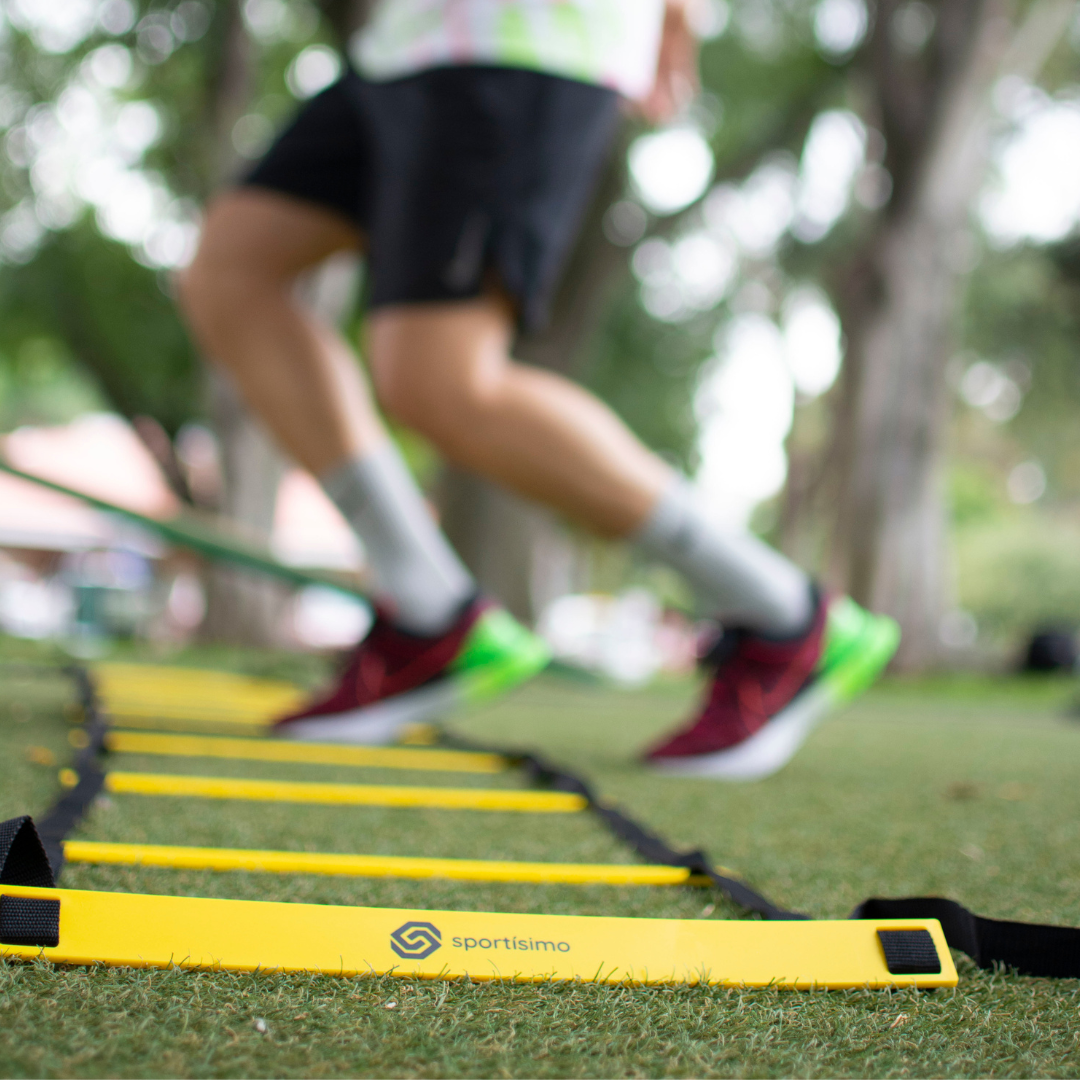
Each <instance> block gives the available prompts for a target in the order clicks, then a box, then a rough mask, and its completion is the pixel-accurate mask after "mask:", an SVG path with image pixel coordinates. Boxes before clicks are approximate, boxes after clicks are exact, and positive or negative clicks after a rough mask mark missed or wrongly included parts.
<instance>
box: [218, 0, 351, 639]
mask: <svg viewBox="0 0 1080 1080" xmlns="http://www.w3.org/2000/svg"><path fill="white" fill-rule="evenodd" d="M319 7H320V8H321V10H322V11H323V14H324V16H325V18H326V20H327V22H328V23H329V24H330V27H331V29H332V30H333V32H334V34H335V36H336V37H337V38H338V40H339V43H340V44H341V45H342V47H344V45H345V42H346V41H347V38H348V35H349V34H350V33H351V32H352V30H354V29H355V28H356V27H357V26H358V25H359V24H360V22H361V21H362V19H363V18H365V17H366V15H367V12H368V9H369V7H370V0H323V2H321V3H320V4H319ZM215 29H216V32H217V33H218V34H219V35H220V36H219V44H218V48H217V50H216V56H217V66H216V71H215V73H214V78H213V79H212V80H211V84H210V91H209V93H208V95H207V103H206V105H207V110H206V116H207V123H206V128H207V131H208V133H209V138H208V154H207V160H208V163H209V168H208V170H207V172H208V175H209V177H210V183H209V185H208V187H209V190H211V191H212V190H214V189H217V188H219V187H221V186H222V185H223V184H226V183H228V182H229V181H230V180H231V179H232V178H233V176H234V175H235V174H236V173H237V172H238V171H239V169H240V167H241V164H242V163H241V161H240V159H239V157H238V155H237V154H236V151H235V150H234V148H233V144H232V131H233V127H234V126H235V124H236V121H237V120H238V119H239V118H240V117H241V116H243V115H244V114H245V113H246V112H247V111H248V109H249V108H250V105H251V95H252V82H253V78H252V76H253V72H252V43H251V41H250V39H249V37H248V35H247V32H246V30H245V27H244V24H243V19H242V17H241V15H240V5H239V3H238V0H229V2H228V3H226V4H223V5H221V7H220V8H219V10H218V13H217V22H216V26H215ZM357 281H358V262H357V260H356V259H355V258H349V257H338V258H334V259H331V260H328V261H327V262H326V263H325V264H323V266H321V267H319V268H317V269H315V270H314V271H312V272H311V273H310V274H309V275H307V277H306V279H305V280H304V281H302V282H300V283H299V285H298V289H299V291H300V294H301V297H302V298H303V300H304V301H305V302H306V303H307V304H308V305H309V306H310V307H311V308H312V310H314V311H315V312H316V314H318V315H319V316H321V317H322V318H323V319H325V320H326V321H328V322H330V323H334V324H336V323H339V322H340V321H341V320H342V319H343V318H344V317H345V315H346V314H347V312H348V311H349V310H350V309H351V306H352V304H353V302H354V301H355V291H356V284H357ZM208 393H209V400H210V412H211V416H212V419H213V425H214V430H215V432H216V434H217V437H218V441H219V443H220V447H221V459H222V474H223V479H224V493H223V504H222V506H221V508H220V509H221V510H222V512H223V513H225V514H226V515H227V516H228V517H229V518H231V519H232V520H233V521H235V522H236V523H238V524H239V525H240V526H241V527H242V529H243V531H244V532H245V533H248V534H250V535H252V536H253V537H255V538H258V539H260V540H262V541H263V542H264V543H266V542H268V541H269V539H270V535H271V533H272V531H273V525H274V512H275V508H276V505H277V495H278V489H279V487H280V483H281V478H282V476H283V475H284V472H285V470H286V468H287V466H288V462H287V461H286V459H285V458H284V457H283V455H282V454H281V452H280V451H279V450H278V449H277V447H276V446H275V444H274V443H273V442H272V440H271V439H270V437H269V436H268V434H267V433H266V431H265V430H264V429H263V427H262V425H261V424H260V423H259V422H258V421H257V420H256V419H255V418H254V417H253V416H252V415H251V414H250V412H249V411H248V409H247V407H246V406H245V405H244V403H243V402H242V401H241V400H240V398H239V396H238V395H237V393H236V391H235V389H234V388H233V387H232V386H231V385H230V383H229V381H228V380H227V379H226V378H225V377H224V376H223V375H222V374H221V373H220V372H219V371H216V370H213V369H211V370H210V372H209V376H208ZM209 585H210V588H209V603H208V608H207V617H206V621H205V623H204V627H203V632H204V634H205V635H206V636H207V637H209V638H211V639H213V640H218V641H229V642H234V643H242V644H248V645H282V644H284V643H286V633H285V627H284V616H285V609H286V606H287V604H288V601H289V597H290V590H289V589H288V588H287V587H285V586H282V585H281V584H279V583H277V582H273V581H270V580H268V579H265V578H261V577H257V576H254V575H251V574H246V573H242V572H237V571H234V570H230V569H228V568H225V567H215V568H213V569H212V571H211V573H210V579H209Z"/></svg>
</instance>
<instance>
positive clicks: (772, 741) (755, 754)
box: [652, 682, 835, 780]
mask: <svg viewBox="0 0 1080 1080" xmlns="http://www.w3.org/2000/svg"><path fill="white" fill-rule="evenodd" d="M834 701H835V698H834V695H833V693H832V692H831V691H830V689H829V687H828V686H827V685H826V684H825V683H824V682H818V683H815V684H814V685H813V686H811V687H809V688H808V689H807V690H804V691H803V693H801V694H799V695H798V697H796V698H795V700H794V701H792V702H791V703H790V704H789V705H787V706H786V707H785V708H783V709H781V710H780V712H778V713H777V714H776V715H775V716H774V717H773V718H772V719H771V720H770V721H769V722H768V723H767V724H766V725H765V726H764V727H763V728H761V729H760V730H759V731H756V732H754V734H753V735H751V736H750V738H749V739H746V740H744V741H743V742H741V743H738V744H737V745H735V746H732V747H729V748H728V749H727V750H718V751H717V752H716V753H715V754H697V755H695V756H694V757H686V758H667V759H665V760H663V761H656V762H653V763H652V764H653V766H654V768H656V769H657V770H658V771H660V772H664V773H668V774H669V775H672V776H711V777H714V778H716V779H718V780H762V779H764V778H765V777H766V776H772V774H773V773H775V772H778V771H779V770H780V769H782V768H783V767H784V766H785V765H786V764H787V763H788V762H789V761H790V760H791V759H792V758H793V757H794V756H795V754H796V752H797V751H798V749H799V747H800V746H802V744H803V743H804V742H805V741H806V738H807V736H808V735H809V734H810V732H811V731H813V729H814V725H815V724H817V722H818V721H819V720H820V719H821V718H822V717H823V716H824V715H825V714H826V713H827V712H828V711H829V710H830V709H831V708H832V707H833V705H834Z"/></svg>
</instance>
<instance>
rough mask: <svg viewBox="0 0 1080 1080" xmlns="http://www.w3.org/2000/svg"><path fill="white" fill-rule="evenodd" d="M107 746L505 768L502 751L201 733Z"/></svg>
mask: <svg viewBox="0 0 1080 1080" xmlns="http://www.w3.org/2000/svg"><path fill="white" fill-rule="evenodd" d="M105 746H106V749H108V750H112V751H114V752H116V753H119V754H152V755H163V756H171V757H211V758H228V759H230V760H238V761H287V762H291V763H294V764H304V765H355V766H360V767H368V768H376V769H419V770H424V771H437V772H465V773H497V772H502V771H503V770H504V769H505V768H506V766H507V762H506V759H505V758H503V757H501V756H500V755H498V754H479V753H471V752H468V751H463V750H424V749H399V748H393V747H391V748H387V747H371V746H341V745H339V744H336V743H301V742H288V741H286V740H278V739H228V738H221V737H214V736H203V735H155V734H146V733H144V732H136V731H110V732H109V733H108V734H107V735H106V736H105Z"/></svg>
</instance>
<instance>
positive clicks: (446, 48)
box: [350, 0, 664, 98]
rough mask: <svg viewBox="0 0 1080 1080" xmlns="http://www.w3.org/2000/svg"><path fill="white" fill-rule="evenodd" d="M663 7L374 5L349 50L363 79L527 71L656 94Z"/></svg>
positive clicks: (434, 0)
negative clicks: (487, 69)
mask: <svg viewBox="0 0 1080 1080" xmlns="http://www.w3.org/2000/svg"><path fill="white" fill-rule="evenodd" d="M663 13H664V0H378V3H377V5H376V8H375V11H374V13H373V14H372V16H371V19H370V21H369V22H368V24H367V25H366V26H365V27H364V28H363V29H362V30H361V31H360V33H358V34H357V35H356V37H355V38H354V40H353V42H352V47H351V49H350V52H351V54H352V59H353V62H354V63H355V64H356V66H357V69H358V70H359V72H360V74H361V75H363V76H364V77H365V78H368V79H373V80H384V79H397V78H401V77H403V76H406V75H413V74H415V73H416V72H418V71H425V70H427V69H428V68H433V67H446V66H448V65H455V64H493V65H496V66H498V67H520V68H531V69H533V70H536V71H545V72H548V73H549V74H552V75H562V76H565V77H567V78H571V79H579V80H581V81H582V82H590V83H597V84H599V85H601V86H608V87H611V88H612V89H613V90H618V91H619V92H620V93H622V94H625V95H626V96H627V97H629V98H639V97H643V96H644V95H645V94H647V93H648V92H649V90H650V89H651V88H652V84H653V80H654V78H655V75H656V60H657V52H658V50H659V46H660V30H661V26H662V23H663Z"/></svg>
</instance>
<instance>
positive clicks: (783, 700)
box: [646, 597, 900, 780]
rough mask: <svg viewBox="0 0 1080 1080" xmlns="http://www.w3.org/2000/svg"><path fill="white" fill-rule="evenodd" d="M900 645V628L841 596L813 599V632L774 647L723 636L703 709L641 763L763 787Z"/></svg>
mask: <svg viewBox="0 0 1080 1080" xmlns="http://www.w3.org/2000/svg"><path fill="white" fill-rule="evenodd" d="M899 642H900V628H899V627H898V626H897V624H896V623H895V622H894V621H893V620H892V619H889V618H887V617H885V616H882V615H871V614H870V613H869V612H868V611H864V610H863V609H862V608H861V607H859V605H858V604H856V603H855V602H854V601H853V600H851V599H849V598H847V597H838V598H835V599H832V600H826V599H819V600H818V602H817V606H816V610H815V613H814V620H813V622H812V623H811V626H810V629H809V630H807V631H806V633H805V634H802V635H801V636H799V637H797V638H792V639H788V640H777V639H775V638H769V637H766V636H764V635H762V634H755V633H753V632H751V631H749V630H730V631H728V632H726V633H725V634H724V636H723V637H722V638H721V639H720V642H719V644H718V646H717V647H716V649H715V650H714V652H713V654H712V656H711V657H709V658H707V660H711V661H712V663H713V664H714V665H715V667H716V674H715V675H714V677H713V680H712V684H711V686H710V688H709V693H708V696H707V698H706V701H705V705H704V707H703V708H702V710H701V711H700V713H699V714H698V715H697V716H696V717H695V718H694V719H693V720H692V721H691V722H690V723H689V724H688V725H687V726H686V727H685V728H683V729H682V730H680V731H678V732H677V733H676V734H675V735H674V736H672V737H670V738H668V739H667V740H666V741H665V742H663V743H662V744H660V745H659V746H656V747H654V748H653V749H652V750H651V751H649V753H648V754H647V755H646V761H647V763H648V764H650V765H652V766H653V767H655V768H657V769H658V770H660V771H662V772H666V773H671V774H675V775H679V776H711V777H715V778H716V779H720V780H761V779H763V778H764V777H766V776H771V775H772V774H773V773H775V772H777V771H778V770H780V769H782V768H783V767H784V766H785V765H786V764H787V763H788V762H789V761H790V760H791V759H792V757H794V755H795V753H796V751H798V749H799V747H800V746H802V744H803V743H804V742H805V741H806V738H807V736H808V735H809V734H810V732H811V731H812V730H813V728H814V725H815V724H817V722H818V721H819V720H821V718H822V717H823V716H824V715H825V714H826V713H828V712H830V711H831V710H833V709H836V708H838V707H839V706H841V705H843V704H845V703H846V702H848V701H851V700H852V698H854V697H856V696H857V695H859V694H860V693H862V691H863V690H865V689H867V687H869V686H870V685H871V684H872V683H873V682H874V681H875V680H876V679H877V677H878V676H879V675H880V674H881V672H882V671H883V670H884V669H885V665H886V664H888V662H889V660H890V659H892V656H893V653H895V652H896V647H897V645H898V644H899Z"/></svg>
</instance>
